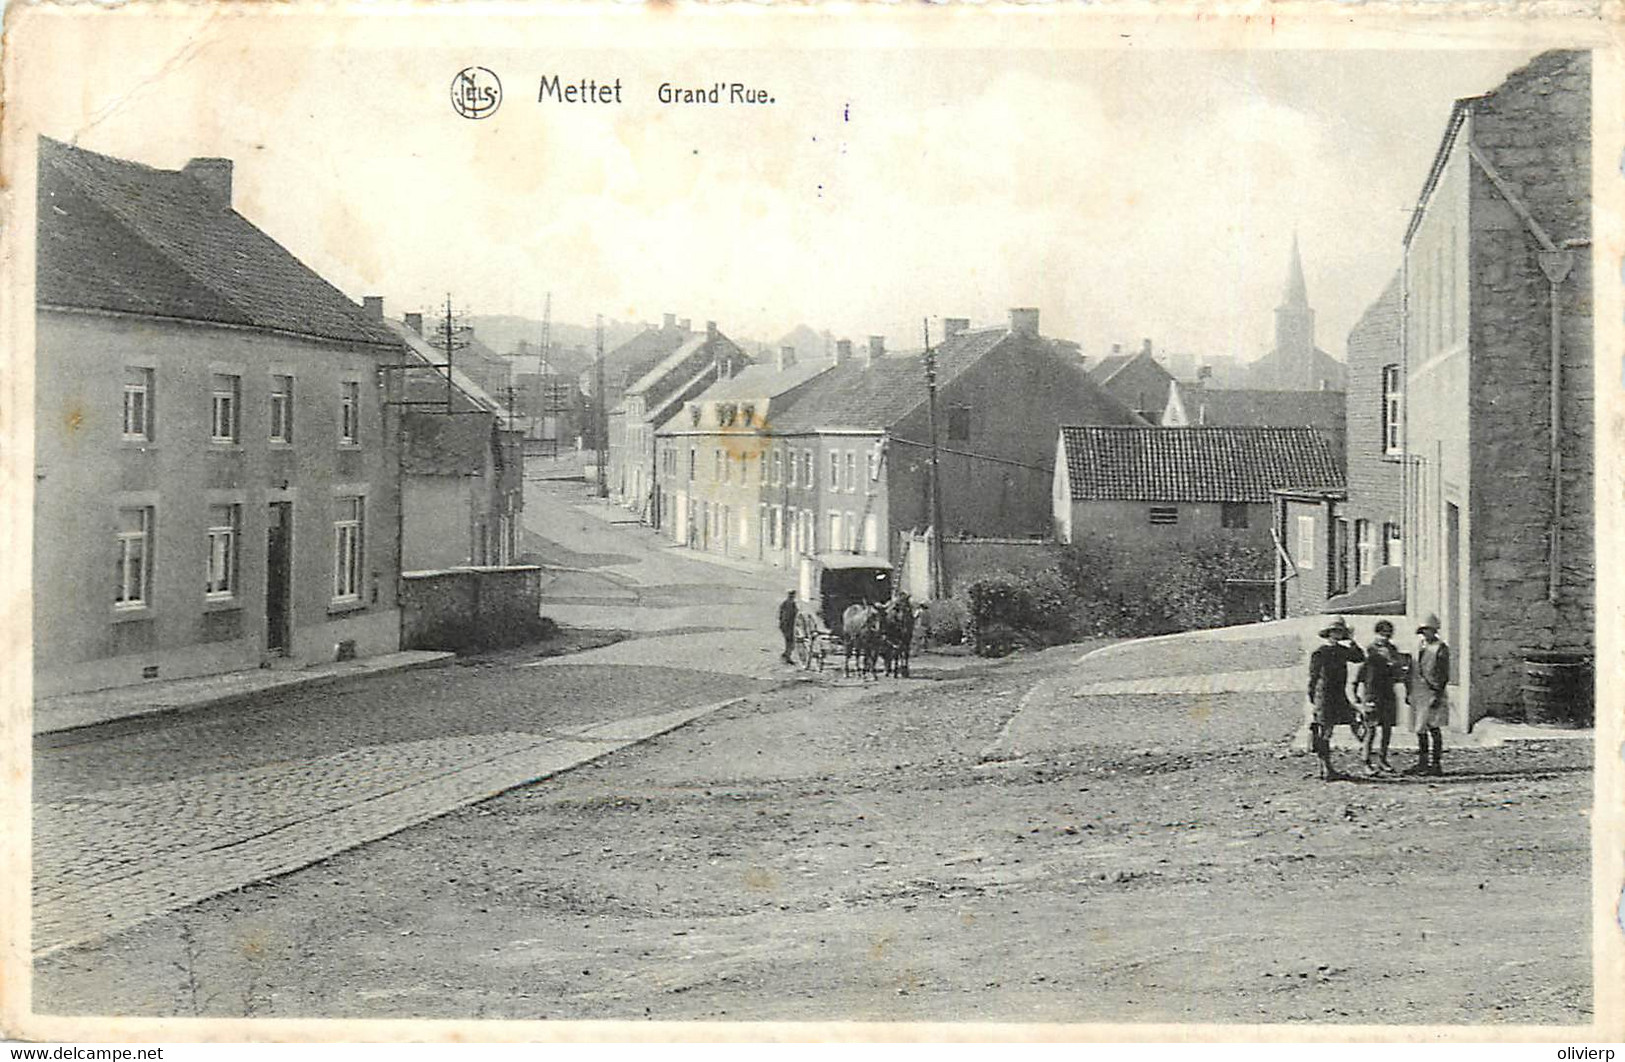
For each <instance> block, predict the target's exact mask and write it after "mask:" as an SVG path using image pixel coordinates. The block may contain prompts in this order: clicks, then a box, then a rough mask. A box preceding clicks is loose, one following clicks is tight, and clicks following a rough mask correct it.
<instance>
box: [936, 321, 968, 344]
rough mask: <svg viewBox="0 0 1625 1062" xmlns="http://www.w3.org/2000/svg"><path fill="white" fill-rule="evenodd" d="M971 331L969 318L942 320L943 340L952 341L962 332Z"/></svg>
mask: <svg viewBox="0 0 1625 1062" xmlns="http://www.w3.org/2000/svg"><path fill="white" fill-rule="evenodd" d="M969 330H970V318H969V317H944V318H943V319H942V338H943V339H952V338H953V337H954V336H957V335H958V334H959V333H961V332H965V331H969Z"/></svg>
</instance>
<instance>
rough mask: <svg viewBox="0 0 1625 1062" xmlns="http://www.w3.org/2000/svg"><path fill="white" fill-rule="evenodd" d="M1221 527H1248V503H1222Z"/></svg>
mask: <svg viewBox="0 0 1625 1062" xmlns="http://www.w3.org/2000/svg"><path fill="white" fill-rule="evenodd" d="M1219 526H1220V527H1232V528H1243V527H1246V526H1247V503H1246V502H1220V503H1219Z"/></svg>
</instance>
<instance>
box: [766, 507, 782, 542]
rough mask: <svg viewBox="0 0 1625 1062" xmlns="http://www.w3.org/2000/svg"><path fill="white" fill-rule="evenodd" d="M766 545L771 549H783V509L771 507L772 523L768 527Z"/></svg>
mask: <svg viewBox="0 0 1625 1062" xmlns="http://www.w3.org/2000/svg"><path fill="white" fill-rule="evenodd" d="M767 534H768V538H767V544H768V546H770V547H771V548H773V549H782V548H784V507H783V506H781V505H775V506H773V517H772V523H770V524H769V525H768V533H767Z"/></svg>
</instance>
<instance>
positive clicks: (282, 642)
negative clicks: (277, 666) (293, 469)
mask: <svg viewBox="0 0 1625 1062" xmlns="http://www.w3.org/2000/svg"><path fill="white" fill-rule="evenodd" d="M266 527H267V530H266V533H265V647H266V649H268V650H270V651H271V652H273V653H276V654H277V655H278V656H287V655H288V645H289V642H290V641H291V639H292V635H293V631H292V627H293V621H292V620H293V618H292V615H291V613H290V609H289V597H290V596H291V591H292V585H293V579H292V576H293V503H292V502H271V503H270V511H269V512H268V513H267V520H266Z"/></svg>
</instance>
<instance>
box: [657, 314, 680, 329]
mask: <svg viewBox="0 0 1625 1062" xmlns="http://www.w3.org/2000/svg"><path fill="white" fill-rule="evenodd" d="M660 327H661V328H664V329H666V330H667V331H670V330H671V329H673V328H676V327H677V315H676V314H674V313H668V314H666V315H665V317H664V318H663V319H662V320H661V322H660Z"/></svg>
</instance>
